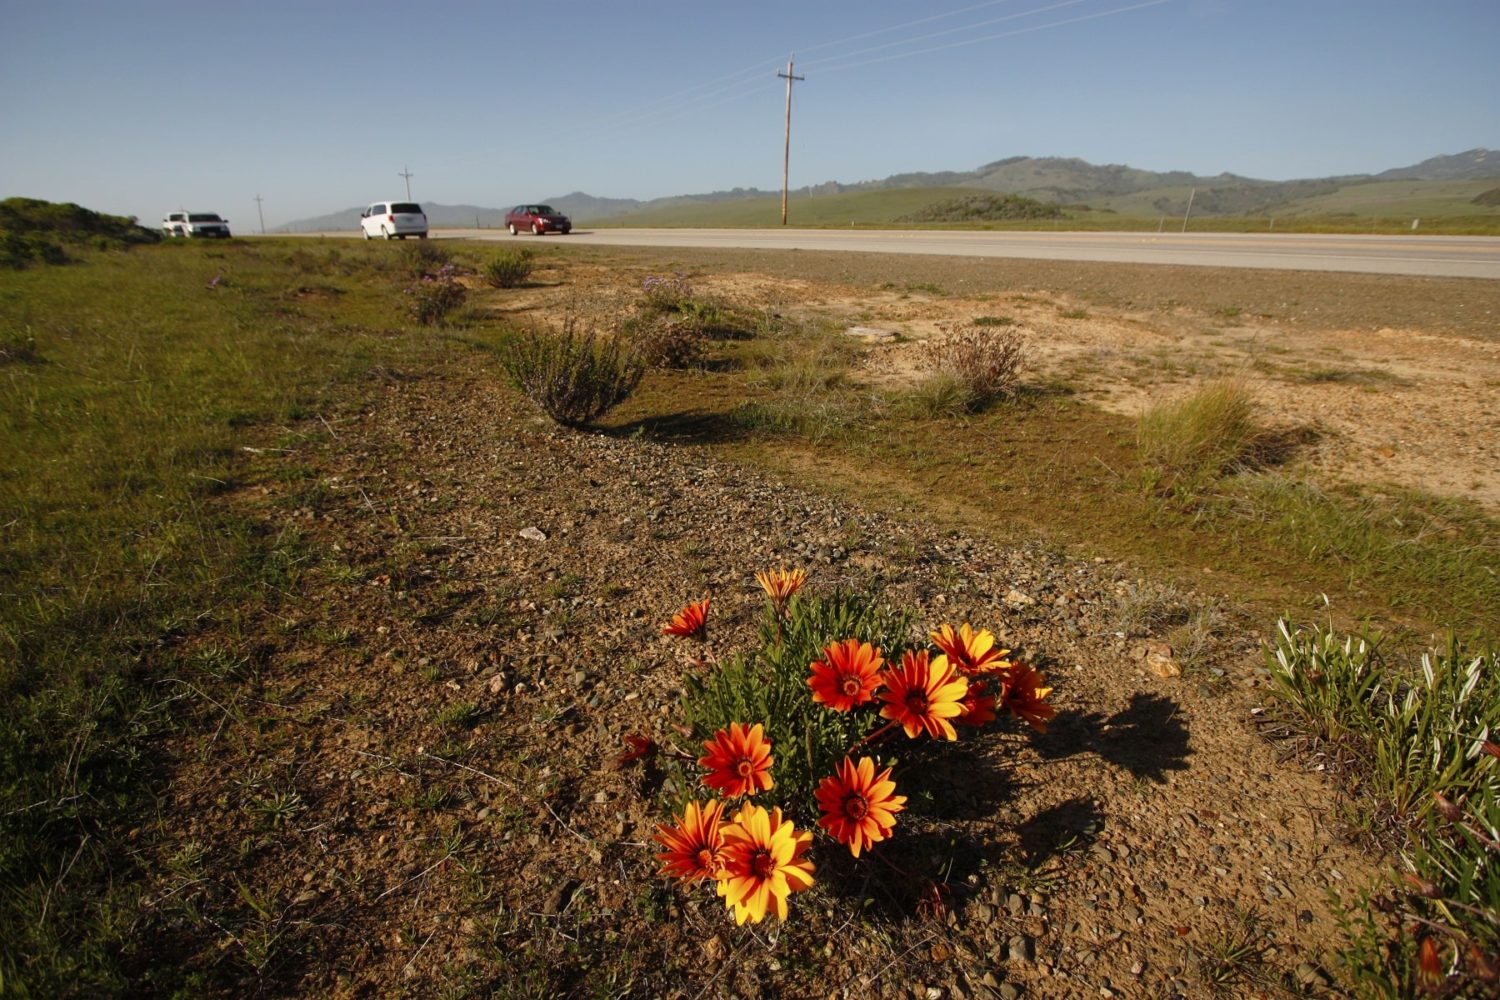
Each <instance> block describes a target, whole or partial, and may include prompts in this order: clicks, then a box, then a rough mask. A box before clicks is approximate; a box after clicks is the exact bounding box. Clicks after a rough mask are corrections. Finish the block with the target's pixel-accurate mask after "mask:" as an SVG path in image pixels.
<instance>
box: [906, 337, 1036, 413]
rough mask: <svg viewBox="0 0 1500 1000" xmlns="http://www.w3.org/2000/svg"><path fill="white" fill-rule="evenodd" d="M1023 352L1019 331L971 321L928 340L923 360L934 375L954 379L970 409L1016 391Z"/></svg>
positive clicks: (924, 346)
mask: <svg viewBox="0 0 1500 1000" xmlns="http://www.w3.org/2000/svg"><path fill="white" fill-rule="evenodd" d="M1025 354H1026V352H1025V346H1024V343H1023V341H1022V338H1021V335H1020V333H1019V332H1017V331H1015V330H1012V329H1008V328H1003V327H1002V328H995V327H989V326H981V325H979V324H975V323H970V324H966V325H964V326H958V327H954V328H953V329H952V330H948V331H946V332H944V333H943V334H941V335H940V336H938V337H936V338H934V339H933V340H930V341H928V342H927V343H926V344H925V345H923V350H922V361H923V364H924V365H925V367H927V368H928V369H930V370H931V371H932V372H933V373H934V375H935V377H936V378H938V379H946V380H947V381H948V382H950V383H951V382H956V383H957V385H958V387H959V389H960V390H961V392H962V395H963V399H962V407H963V409H965V410H967V411H968V412H971V413H972V412H975V411H978V410H981V409H983V408H984V407H986V406H988V405H989V404H990V403H993V402H994V401H995V400H997V399H1000V398H1001V397H1002V396H1007V395H1009V394H1010V393H1012V392H1013V391H1015V385H1016V375H1017V373H1018V372H1019V371H1020V368H1021V365H1022V364H1023V363H1024V361H1025Z"/></svg>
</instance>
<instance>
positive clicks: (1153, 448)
mask: <svg viewBox="0 0 1500 1000" xmlns="http://www.w3.org/2000/svg"><path fill="white" fill-rule="evenodd" d="M1260 435H1261V430H1260V428H1259V427H1258V426H1257V424H1256V422H1255V402H1254V399H1253V398H1252V397H1251V394H1250V390H1249V389H1248V388H1247V387H1246V385H1245V384H1244V383H1243V382H1242V381H1240V380H1238V379H1219V380H1216V381H1213V382H1210V383H1208V384H1207V385H1205V386H1203V387H1202V388H1200V389H1198V390H1197V391H1196V392H1194V393H1193V394H1192V395H1190V396H1188V397H1186V398H1184V399H1180V400H1177V401H1175V402H1170V403H1158V404H1156V405H1153V406H1151V407H1149V408H1148V409H1147V410H1146V411H1145V412H1144V413H1142V414H1141V417H1140V420H1139V422H1138V424H1137V427H1136V443H1137V446H1138V447H1139V449H1140V454H1141V459H1142V461H1143V462H1144V463H1145V464H1146V467H1147V470H1148V476H1149V478H1150V483H1149V485H1150V486H1151V487H1152V488H1153V489H1157V490H1161V491H1164V492H1168V493H1175V494H1177V495H1179V496H1187V495H1191V494H1194V493H1198V492H1200V491H1202V490H1203V489H1205V488H1207V487H1208V486H1209V485H1211V484H1212V483H1213V482H1214V481H1215V480H1217V479H1219V478H1220V477H1221V476H1224V475H1226V474H1228V473H1231V472H1236V471H1239V470H1241V469H1243V468H1245V467H1247V466H1248V465H1250V464H1251V460H1252V458H1253V455H1254V450H1255V445H1256V441H1257V439H1258V438H1259V437H1260Z"/></svg>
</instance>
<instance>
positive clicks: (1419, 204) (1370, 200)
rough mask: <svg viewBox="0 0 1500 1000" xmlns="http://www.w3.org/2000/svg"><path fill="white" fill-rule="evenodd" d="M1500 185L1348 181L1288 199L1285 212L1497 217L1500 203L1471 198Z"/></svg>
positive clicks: (1487, 181) (1483, 182) (1484, 182)
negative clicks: (1335, 187) (1334, 188)
mask: <svg viewBox="0 0 1500 1000" xmlns="http://www.w3.org/2000/svg"><path fill="white" fill-rule="evenodd" d="M1497 186H1500V180H1497V179H1495V178H1489V179H1480V180H1463V181H1369V182H1367V183H1364V184H1349V185H1346V186H1344V187H1341V188H1339V189H1338V190H1337V191H1333V192H1330V193H1328V194H1325V195H1321V196H1318V197H1313V198H1303V199H1300V200H1298V201H1294V202H1291V203H1290V204H1288V205H1287V206H1286V207H1285V208H1283V209H1282V212H1283V213H1284V214H1287V215H1294V214H1295V215H1340V214H1349V215H1356V216H1359V217H1361V218H1368V217H1370V216H1382V217H1392V216H1405V217H1407V218H1421V219H1424V220H1425V219H1428V218H1439V217H1447V216H1479V217H1488V218H1491V219H1494V220H1497V221H1500V205H1481V204H1475V203H1474V199H1475V198H1476V197H1478V196H1479V195H1481V194H1483V193H1484V192H1486V191H1489V190H1491V189H1492V188H1495V187H1497Z"/></svg>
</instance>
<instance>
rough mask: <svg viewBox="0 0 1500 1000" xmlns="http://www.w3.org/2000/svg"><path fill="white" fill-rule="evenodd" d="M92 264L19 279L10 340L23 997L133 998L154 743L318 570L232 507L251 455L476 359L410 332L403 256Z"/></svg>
mask: <svg viewBox="0 0 1500 1000" xmlns="http://www.w3.org/2000/svg"><path fill="white" fill-rule="evenodd" d="M80 256H81V258H82V260H81V262H80V263H77V264H74V265H70V266H67V267H39V268H31V269H28V270H24V271H13V272H6V273H3V274H0V328H3V329H9V330H24V331H26V332H27V343H28V345H30V346H29V349H28V352H27V355H26V356H25V357H23V358H20V359H17V360H12V361H8V362H6V363H4V364H0V456H3V457H0V533H3V540H0V593H3V595H4V599H3V600H0V692H3V697H4V699H5V703H6V706H7V712H6V716H7V717H6V722H5V725H4V727H3V729H0V884H4V885H5V887H6V889H5V893H4V896H3V902H0V938H3V939H4V940H5V941H6V942H7V944H6V947H5V948H4V949H3V953H0V977H3V981H4V987H5V990H7V991H10V992H14V993H19V995H28V994H29V995H35V996H55V995H62V994H64V993H68V992H73V991H82V992H86V993H93V992H114V991H117V990H118V989H120V988H122V983H123V978H122V977H123V972H122V968H123V963H128V962H131V961H134V960H135V959H134V957H133V955H134V949H135V948H137V947H139V942H133V941H131V940H130V939H129V936H128V930H129V925H130V923H131V920H132V919H133V918H132V917H131V914H132V913H134V912H135V907H136V897H137V895H138V893H139V892H140V891H141V889H140V886H141V884H142V881H143V879H144V878H145V877H146V875H145V873H143V872H141V871H140V870H138V869H137V868H136V867H135V864H136V863H135V862H134V861H131V860H129V859H131V858H134V857H137V856H138V855H137V854H135V853H131V852H127V851H125V850H123V839H122V838H123V836H124V834H125V831H127V830H128V829H130V827H131V825H132V824H133V823H136V822H141V821H144V820H145V819H147V818H148V817H149V815H150V814H151V812H152V810H153V801H154V796H155V786H156V783H157V782H158V781H160V780H161V779H162V777H163V776H162V775H161V774H160V773H159V772H158V771H157V770H156V764H155V761H154V759H153V756H152V755H151V754H149V753H148V748H149V747H150V746H151V745H152V743H153V741H154V740H155V739H156V738H157V737H159V736H161V735H163V734H165V733H168V732H171V731H174V730H175V729H177V728H178V727H180V726H181V725H183V724H184V717H185V716H186V717H187V718H191V715H192V712H191V710H185V709H184V708H183V706H182V705H175V707H174V702H176V701H177V700H178V699H179V697H180V696H181V695H182V694H183V693H184V692H185V691H189V690H196V691H199V692H203V693H207V692H212V691H219V690H220V689H221V688H223V687H224V686H225V685H228V684H231V683H232V674H224V673H222V672H220V671H218V670H217V669H216V666H215V665H216V664H217V663H218V661H217V660H213V659H209V660H203V659H201V658H198V657H196V656H194V655H192V654H190V653H189V652H188V651H189V650H190V649H191V647H192V643H193V639H194V636H196V635H197V634H199V633H200V632H202V631H203V630H205V629H207V628H210V627H213V628H218V629H222V630H225V631H226V632H227V634H234V632H235V631H236V630H237V629H238V628H240V627H241V624H240V622H239V619H238V613H237V612H236V611H235V610H234V609H235V608H236V607H237V605H238V604H239V603H240V602H242V601H245V600H254V601H256V602H258V603H260V604H263V605H265V604H270V605H274V603H275V602H276V601H277V600H278V595H279V594H280V593H282V592H284V591H286V590H288V589H289V588H292V587H294V586H295V584H296V581H297V579H298V578H299V576H300V575H301V574H302V573H303V572H304V567H305V566H306V565H307V561H306V555H307V554H306V553H305V552H304V551H302V548H301V543H300V539H299V537H298V535H297V533H296V532H295V530H293V529H290V528H288V527H287V526H285V525H284V524H269V523H261V522H258V521H253V520H246V519H244V518H242V517H239V516H236V515H235V514H233V513H231V512H230V510H229V508H228V507H226V506H225V505H224V504H222V503H220V502H218V501H217V498H219V497H220V496H221V495H223V494H224V493H226V492H227V491H231V490H235V489H238V488H240V487H242V486H245V485H247V484H248V482H249V481H248V480H247V479H246V459H247V458H248V457H249V456H250V455H251V452H248V451H246V450H245V449H247V448H256V449H262V450H263V453H266V452H264V450H265V449H273V451H271V452H269V453H272V454H290V453H291V452H293V451H295V449H296V448H297V446H298V444H299V440H298V438H297V437H296V436H295V435H291V434H290V433H289V432H288V431H286V430H285V428H286V427H288V426H290V425H292V424H294V423H297V422H299V421H303V420H306V419H308V418H311V417H313V416H314V415H316V416H319V417H323V418H325V419H326V420H327V421H328V423H329V424H332V423H333V422H335V421H336V419H337V407H338V406H339V405H341V401H347V400H348V399H349V398H351V397H355V396H358V394H359V391H360V387H361V386H362V385H365V384H374V382H373V381H372V380H371V379H370V376H371V374H372V373H376V372H379V371H387V372H388V371H391V370H400V369H408V368H416V369H421V368H425V367H428V366H429V365H431V364H432V363H434V362H435V361H436V360H438V359H439V358H441V357H442V356H443V355H444V354H446V353H447V352H449V351H451V350H453V349H455V348H454V345H453V342H452V341H439V340H434V339H431V338H430V336H428V335H417V334H415V333H414V332H413V331H411V330H410V329H407V328H405V327H404V325H403V323H402V322H401V320H400V319H399V318H398V317H399V309H400V302H399V291H398V284H399V280H400V272H401V268H400V262H399V260H398V259H397V257H396V255H395V254H394V253H392V252H391V250H390V248H386V247H380V248H373V249H370V248H363V247H359V246H357V245H356V246H345V245H341V246H339V247H337V248H323V247H318V246H313V245H308V244H289V243H286V244H278V243H269V242H268V243H256V244H253V245H250V244H245V243H236V242H232V243H229V244H227V245H217V246H214V247H212V248H210V247H207V246H203V245H199V244H176V245H173V244H161V245H157V246H144V247H136V248H134V249H132V250H130V251H129V252H127V253H120V252H112V253H99V252H92V251H85V252H83V253H82V254H80ZM216 279H217V280H216ZM210 286H212V287H210ZM461 349H467V348H461ZM319 426H322V424H319ZM275 449H285V450H284V451H275ZM286 469H287V470H288V471H289V472H290V471H294V469H293V467H292V466H290V465H289V466H286ZM310 485H316V484H310ZM189 704H192V701H191V700H190V702H189ZM291 794H292V793H290V792H286V793H282V794H279V795H278V796H273V797H271V798H268V799H266V800H265V802H263V803H262V805H261V806H259V807H258V808H261V809H262V810H263V811H264V812H265V813H266V815H267V816H269V817H271V818H272V820H273V821H274V819H275V818H276V817H278V816H284V815H287V814H288V810H290V809H293V808H294V807H295V806H296V801H295V800H294V799H293V798H291V797H290V796H291Z"/></svg>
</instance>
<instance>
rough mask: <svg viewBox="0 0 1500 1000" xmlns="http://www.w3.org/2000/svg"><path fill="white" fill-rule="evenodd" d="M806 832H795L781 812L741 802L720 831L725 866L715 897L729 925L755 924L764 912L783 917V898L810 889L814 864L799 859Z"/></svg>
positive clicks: (808, 838)
mask: <svg viewBox="0 0 1500 1000" xmlns="http://www.w3.org/2000/svg"><path fill="white" fill-rule="evenodd" d="M811 843H812V834H811V833H806V832H803V833H798V832H797V828H796V827H794V826H793V825H792V823H791V821H790V820H783V819H782V817H781V809H780V808H778V807H772V808H771V811H770V812H767V811H766V810H765V809H763V808H762V807H760V806H757V805H752V804H751V803H749V802H746V803H745V804H744V805H743V806H741V807H740V811H739V814H738V815H736V816H735V817H734V821H733V822H731V823H730V824H729V825H727V826H725V827H724V867H723V868H722V869H721V870H720V873H719V895H721V896H723V897H724V903H725V905H726V906H728V907H729V908H730V909H732V910H733V911H734V922H735V923H736V924H743V923H744V922H745V921H746V920H750V921H751V922H753V923H759V922H760V921H761V920H763V919H765V916H766V910H767V909H768V908H770V909H774V910H775V911H776V916H777V917H778V918H780V919H782V920H785V919H786V898H787V896H789V895H791V894H792V893H794V892H801V891H802V890H804V889H808V888H811V887H812V883H813V879H812V873H813V864H812V862H811V861H808V860H806V859H804V858H803V854H805V853H806V851H807V848H808V845H809V844H811Z"/></svg>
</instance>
